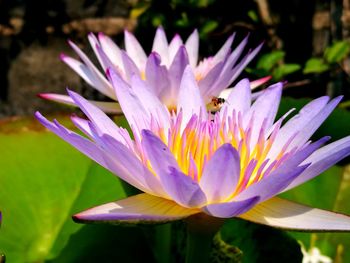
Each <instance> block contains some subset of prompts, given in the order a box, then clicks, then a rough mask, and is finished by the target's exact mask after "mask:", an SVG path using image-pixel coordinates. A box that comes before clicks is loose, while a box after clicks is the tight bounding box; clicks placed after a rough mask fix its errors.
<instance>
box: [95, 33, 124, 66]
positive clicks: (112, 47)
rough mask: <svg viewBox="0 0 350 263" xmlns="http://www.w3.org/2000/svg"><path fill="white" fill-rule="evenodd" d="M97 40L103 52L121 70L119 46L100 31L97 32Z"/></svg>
mask: <svg viewBox="0 0 350 263" xmlns="http://www.w3.org/2000/svg"><path fill="white" fill-rule="evenodd" d="M98 40H99V41H100V44H101V47H102V50H103V52H104V53H105V54H106V56H107V57H108V58H109V59H110V60H111V62H112V63H113V64H114V65H115V66H116V67H118V68H119V69H121V70H123V62H122V59H121V51H120V48H119V47H118V46H117V45H116V44H115V43H114V41H113V40H112V39H110V38H109V37H108V36H106V35H105V34H103V33H102V32H100V33H98ZM123 71H124V70H123Z"/></svg>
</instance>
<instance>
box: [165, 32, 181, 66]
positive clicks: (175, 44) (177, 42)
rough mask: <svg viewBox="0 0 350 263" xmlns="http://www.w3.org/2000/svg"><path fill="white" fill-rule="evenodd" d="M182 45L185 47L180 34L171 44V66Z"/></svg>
mask: <svg viewBox="0 0 350 263" xmlns="http://www.w3.org/2000/svg"><path fill="white" fill-rule="evenodd" d="M182 45H183V41H182V39H181V37H180V36H179V35H178V34H176V35H175V36H174V37H173V39H172V40H171V41H170V44H169V63H170V64H171V63H173V60H174V57H175V55H176V53H177V52H178V51H179V48H180V47H181V46H182ZM167 66H168V65H167Z"/></svg>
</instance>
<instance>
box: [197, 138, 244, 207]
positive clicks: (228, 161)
mask: <svg viewBox="0 0 350 263" xmlns="http://www.w3.org/2000/svg"><path fill="white" fill-rule="evenodd" d="M239 175H240V157H239V153H238V152H237V150H236V149H234V148H233V147H232V145H231V144H224V145H222V146H221V147H220V148H219V149H217V150H216V152H215V153H214V154H213V156H212V157H211V158H210V159H209V161H208V163H207V164H206V165H205V167H204V171H203V174H202V177H201V179H200V182H199V185H200V186H201V188H202V190H203V191H204V193H205V195H206V197H207V199H208V202H209V203H218V202H221V201H224V200H227V198H229V197H230V196H231V195H232V194H233V192H234V189H235V188H236V186H237V183H238V181H239Z"/></svg>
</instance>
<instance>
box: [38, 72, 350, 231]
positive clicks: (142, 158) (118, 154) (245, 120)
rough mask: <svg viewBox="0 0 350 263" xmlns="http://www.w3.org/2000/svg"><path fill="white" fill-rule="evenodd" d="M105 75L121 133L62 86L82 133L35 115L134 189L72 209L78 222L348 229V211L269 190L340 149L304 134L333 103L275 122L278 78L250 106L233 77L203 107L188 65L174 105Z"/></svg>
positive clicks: (331, 160) (330, 160) (310, 173)
mask: <svg viewBox="0 0 350 263" xmlns="http://www.w3.org/2000/svg"><path fill="white" fill-rule="evenodd" d="M108 75H109V78H110V81H111V83H112V84H113V86H114V87H115V90H116V97H117V98H118V101H119V102H120V106H121V108H122V110H123V112H124V114H125V117H126V119H127V120H128V122H129V124H130V126H131V128H132V131H133V139H132V138H131V137H130V135H129V133H128V132H127V131H126V130H125V129H123V128H121V127H117V126H116V125H115V123H114V122H113V121H112V120H111V119H109V118H108V117H107V116H106V115H105V114H104V113H103V112H102V111H101V110H100V109H98V108H97V107H95V106H94V105H92V104H91V103H89V102H88V101H87V100H85V99H84V98H82V97H81V96H80V95H78V94H76V93H74V92H72V91H68V93H69V95H70V97H71V98H72V100H73V101H74V102H75V103H76V104H77V105H79V107H80V108H81V110H82V111H83V112H84V113H85V115H86V116H87V117H88V118H89V120H85V119H82V118H79V117H76V116H73V117H72V121H73V123H74V124H75V125H76V126H77V127H78V128H79V129H80V130H81V131H82V132H83V133H85V134H86V136H87V138H86V137H83V136H80V135H78V134H77V133H75V132H73V131H71V130H68V129H67V128H65V127H64V126H62V125H61V124H59V123H58V122H57V121H56V120H55V121H53V122H50V121H48V120H47V119H46V118H44V117H43V116H42V115H41V114H40V113H38V112H37V113H36V117H37V118H38V120H39V121H40V122H41V123H42V124H43V125H44V126H46V127H47V128H48V129H50V130H51V131H53V132H54V133H56V134H57V135H58V136H60V137H61V138H63V139H64V140H66V141H67V142H69V143H70V144H72V145H73V146H74V147H76V148H77V149H78V150H80V151H81V152H83V153H84V154H86V155H87V156H89V157H90V158H92V159H93V160H95V161H96V162H97V163H99V164H100V165H102V166H104V167H105V168H107V169H109V170H110V171H112V172H113V173H114V174H116V175H117V176H118V177H120V178H121V179H122V180H124V181H126V182H128V183H129V184H131V185H133V186H135V187H137V188H138V189H140V190H142V191H143V192H144V193H142V194H138V195H135V196H131V197H128V198H126V199H123V200H119V201H116V202H111V203H108V204H104V205H101V206H98V207H95V208H91V209H89V210H86V211H83V212H81V213H79V214H77V215H75V216H74V219H75V220H76V221H79V222H110V223H139V222H142V223H152V222H167V221H172V220H178V219H182V218H186V217H189V216H191V215H195V214H202V213H204V214H206V215H209V216H210V217H213V218H231V217H239V218H243V219H246V220H250V221H253V222H256V223H261V224H266V225H270V226H275V227H280V228H287V229H299V230H300V229H308V230H325V229H327V230H350V218H349V217H348V216H345V215H341V214H336V213H332V212H329V211H325V210H320V209H316V208H310V207H306V206H303V205H301V204H296V203H293V202H291V201H287V200H284V199H281V198H279V197H276V195H277V194H279V193H281V192H283V191H287V190H288V189H291V188H294V187H296V186H298V185H300V184H302V183H304V182H306V181H308V180H310V179H312V178H314V177H315V176H317V175H318V174H320V173H321V172H322V171H324V170H326V169H327V168H329V167H330V166H332V165H333V164H335V163H336V162H337V161H339V160H340V159H342V158H344V157H345V156H348V155H349V153H350V136H348V137H346V138H343V139H341V140H339V141H336V142H333V143H331V144H328V145H327V146H323V147H321V146H322V145H323V144H324V143H325V142H326V141H327V140H328V139H329V138H328V137H325V138H321V139H320V140H318V141H316V142H310V141H309V139H310V137H311V135H312V134H313V133H314V132H315V130H316V129H317V128H318V127H319V126H320V125H321V124H322V122H323V121H324V120H325V119H326V118H327V116H328V115H329V114H330V113H331V112H332V110H333V109H334V108H335V107H336V105H337V104H338V102H339V101H340V99H341V98H340V97H338V98H335V99H333V100H329V98H328V97H321V98H318V99H316V100H314V101H312V102H310V103H309V104H307V105H306V106H305V107H304V108H303V109H302V110H301V111H300V112H299V114H297V115H296V116H294V117H293V118H291V119H290V120H288V121H287V122H286V124H285V125H283V126H282V121H283V120H284V118H285V117H286V115H288V114H290V112H288V113H287V114H286V115H285V116H283V117H282V118H281V119H279V120H277V121H276V122H274V119H275V116H276V112H277V109H278V105H279V101H280V98H281V91H282V84H281V83H277V84H275V85H272V86H270V87H269V88H268V89H266V90H264V91H263V92H262V94H261V95H260V96H259V97H258V98H257V99H256V100H255V101H254V103H253V104H252V105H251V90H250V84H249V81H248V80H246V79H244V80H242V81H240V82H239V83H238V84H237V85H236V87H235V88H234V89H233V90H232V92H231V94H230V95H229V97H228V98H227V100H226V102H225V103H224V104H223V106H222V108H221V109H220V111H219V112H216V113H215V114H211V113H210V112H207V110H206V106H205V102H204V100H203V97H202V96H201V94H200V90H199V89H198V83H197V81H196V79H195V75H194V74H193V71H192V69H191V68H190V66H188V67H187V68H186V69H185V71H184V74H183V77H182V80H181V84H180V88H179V98H178V104H177V107H176V108H177V110H176V111H175V110H171V111H170V110H169V109H168V108H167V107H166V106H165V105H164V104H162V103H161V101H160V100H159V99H158V97H157V96H154V94H153V93H152V92H151V91H150V89H149V88H148V86H147V82H145V81H144V80H142V79H141V78H140V77H139V75H137V74H136V75H133V76H132V79H131V83H132V84H131V85H129V84H128V83H127V82H126V81H125V80H123V78H122V76H120V74H119V73H117V72H114V71H113V70H110V71H109V73H108Z"/></svg>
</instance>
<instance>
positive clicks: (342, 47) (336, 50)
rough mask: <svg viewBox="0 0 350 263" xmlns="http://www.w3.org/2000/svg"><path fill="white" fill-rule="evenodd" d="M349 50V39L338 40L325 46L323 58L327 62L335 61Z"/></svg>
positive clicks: (342, 57)
mask: <svg viewBox="0 0 350 263" xmlns="http://www.w3.org/2000/svg"><path fill="white" fill-rule="evenodd" d="M349 51H350V42H349V41H338V42H335V43H334V44H333V45H332V46H330V47H327V49H326V51H325V54H324V56H325V59H326V61H327V62H329V63H336V62H339V61H341V60H342V59H344V58H345V57H346V56H347V55H348V54H349Z"/></svg>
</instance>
